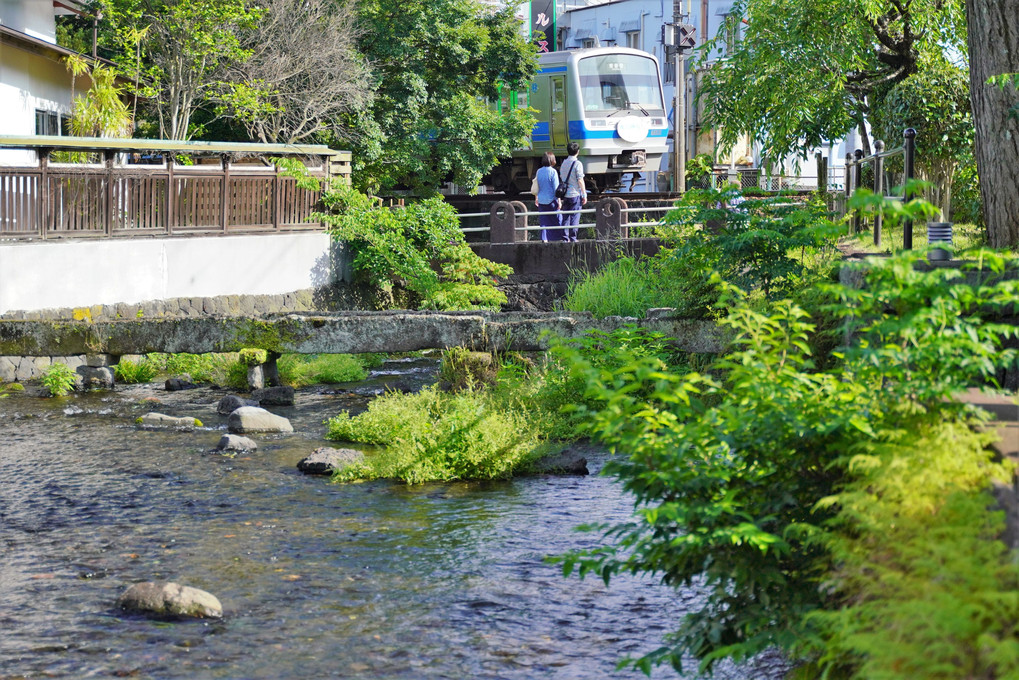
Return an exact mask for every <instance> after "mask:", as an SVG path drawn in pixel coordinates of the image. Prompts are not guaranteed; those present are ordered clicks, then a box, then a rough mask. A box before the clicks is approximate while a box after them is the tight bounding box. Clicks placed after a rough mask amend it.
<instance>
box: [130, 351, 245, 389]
mask: <svg viewBox="0 0 1019 680" xmlns="http://www.w3.org/2000/svg"><path fill="white" fill-rule="evenodd" d="M235 357H236V355H231V354H186V353H182V354H149V355H148V357H147V359H148V361H150V362H152V364H153V365H155V366H156V368H157V369H158V371H159V373H161V374H164V375H183V374H187V375H189V376H191V380H192V381H194V382H196V383H200V382H209V383H215V384H218V385H221V384H224V383H225V382H226V378H227V371H228V369H229V366H230V364H231V363H233V362H234V360H235Z"/></svg>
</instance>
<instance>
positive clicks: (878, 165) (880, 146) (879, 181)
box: [874, 139, 885, 246]
mask: <svg viewBox="0 0 1019 680" xmlns="http://www.w3.org/2000/svg"><path fill="white" fill-rule="evenodd" d="M884 150H885V143H884V142H883V141H881V140H880V139H878V140H876V141H875V142H874V193H875V194H877V195H878V196H884V195H885V188H884V187H885V180H884V172H885V159H884V158H882V157H881V154H882V153H884ZM881 218H882V215H881V211H880V210H877V211H875V213H874V245H876V246H879V245H881Z"/></svg>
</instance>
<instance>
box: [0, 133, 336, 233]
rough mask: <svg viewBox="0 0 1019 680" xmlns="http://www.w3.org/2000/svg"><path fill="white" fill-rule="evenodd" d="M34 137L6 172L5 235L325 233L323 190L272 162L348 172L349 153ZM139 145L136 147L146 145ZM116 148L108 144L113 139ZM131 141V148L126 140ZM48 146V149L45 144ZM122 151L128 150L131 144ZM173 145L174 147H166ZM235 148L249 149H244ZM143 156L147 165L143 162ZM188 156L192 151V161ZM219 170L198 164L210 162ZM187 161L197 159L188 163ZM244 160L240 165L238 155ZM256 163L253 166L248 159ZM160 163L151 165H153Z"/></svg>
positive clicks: (1, 188)
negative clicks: (60, 156)
mask: <svg viewBox="0 0 1019 680" xmlns="http://www.w3.org/2000/svg"><path fill="white" fill-rule="evenodd" d="M26 139H32V141H31V145H32V146H29V144H27V143H24V142H23V143H22V144H20V145H15V144H12V143H10V140H9V139H4V138H0V146H7V147H12V146H16V147H17V148H26V147H27V148H35V149H36V150H37V152H38V156H39V162H38V165H36V166H31V167H3V166H0V238H18V239H47V238H88V237H123V236H128V237H130V236H173V235H217V234H238V233H259V232H273V231H293V230H308V229H321V228H322V225H321V224H320V223H317V222H311V221H309V220H310V218H311V217H312V215H313V214H314V212H315V211H316V207H317V205H318V202H319V198H320V192H319V191H317V190H309V189H305V188H302V187H300V186H298V180H297V179H295V178H293V177H290V176H288V175H286V174H284V173H282V172H281V171H280V169H279V167H278V166H276V165H275V164H272V163H271V162H270V161H269V159H270V158H276V157H299V158H301V160H302V161H303V162H304V163H305V165H306V167H307V170H308V172H309V174H311V175H313V176H318V177H325V176H329V175H332V174H335V173H336V172H337V168H338V167H339V168H340V174H343V171H342V167H343V165H344V163H345V164H346V168H347V169H348V172H349V153H346V152H334V151H332V150H330V149H328V148H326V147H283V148H279V147H278V146H277V145H254V144H248V145H241V144H224V145H216V144H208V143H201V144H200V145H197V146H196V145H194V144H191V145H189V144H188V143H180V142H176V143H165V144H163V145H160V144H159V143H158V141H159V140H94V142H95V143H94V145H92V146H85V145H83V144H82V143H81V142H82V141H84V140H73V141H64V142H62V143H61V142H60V141H55V140H61V139H64V140H66V139H68V138H52V137H51V138H45V140H47V141H45V142H40V141H38V140H40V139H43V138H26ZM142 141H144V148H142V149H138V148H136V147H139V146H143V144H142ZM113 142H117V143H118V144H121V143H123V144H121V145H118V146H115V147H113V148H111V146H110V145H111V143H113ZM129 142H133V143H131V144H127V143H129ZM43 144H47V145H46V146H43ZM125 147H126V148H125ZM167 147H169V148H167ZM238 147H250V148H244V149H240V150H238ZM72 149H73V153H88V154H90V155H92V156H97V155H98V157H100V158H102V159H103V160H102V162H100V163H55V162H52V159H53V157H54V156H53V151H66V150H72ZM140 153H144V156H143V157H142V158H143V159H144V160H145V161H146V162H145V163H137V162H132V161H137V160H138V159H139V155H140ZM188 154H190V155H188ZM210 155H213V156H218V158H215V157H213V158H212V159H211V160H213V164H209V163H207V162H205V163H203V162H202V161H208V160H210V158H209V156H210ZM182 156H185V157H187V158H189V159H192V158H193V159H194V160H196V161H197V162H195V163H194V164H191V165H183V164H180V163H179V162H178V161H179V160H180V159H181V157H182ZM242 158H243V159H244V160H245V161H246V162H245V163H243V164H241V163H238V162H236V161H237V159H242ZM252 159H254V163H252V162H251V161H252ZM153 160H155V162H156V163H155V164H153V163H152V162H151V161H153Z"/></svg>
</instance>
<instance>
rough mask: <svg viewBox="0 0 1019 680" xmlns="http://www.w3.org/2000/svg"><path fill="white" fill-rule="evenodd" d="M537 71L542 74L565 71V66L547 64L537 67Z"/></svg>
mask: <svg viewBox="0 0 1019 680" xmlns="http://www.w3.org/2000/svg"><path fill="white" fill-rule="evenodd" d="M538 73H539V74H542V73H566V67H565V66H549V67H548V68H543V69H539V70H538Z"/></svg>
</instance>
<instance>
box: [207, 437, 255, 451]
mask: <svg viewBox="0 0 1019 680" xmlns="http://www.w3.org/2000/svg"><path fill="white" fill-rule="evenodd" d="M257 448H258V442H256V441H255V440H254V439H248V438H247V437H239V436H237V435H235V434H225V435H223V436H222V437H220V439H219V443H218V444H216V450H217V451H254V450H255V449H257Z"/></svg>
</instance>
